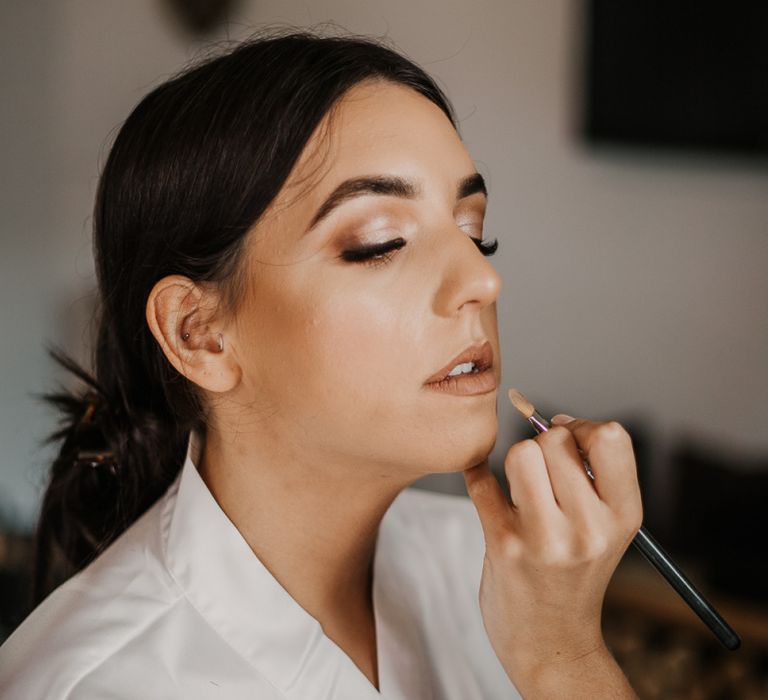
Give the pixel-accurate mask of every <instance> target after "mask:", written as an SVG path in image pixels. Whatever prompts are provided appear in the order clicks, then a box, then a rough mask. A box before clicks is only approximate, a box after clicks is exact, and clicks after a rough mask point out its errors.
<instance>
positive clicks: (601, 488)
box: [563, 419, 640, 510]
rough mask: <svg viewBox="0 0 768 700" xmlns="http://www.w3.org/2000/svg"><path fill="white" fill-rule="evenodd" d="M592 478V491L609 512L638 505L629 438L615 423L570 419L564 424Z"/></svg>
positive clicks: (638, 492)
mask: <svg viewBox="0 0 768 700" xmlns="http://www.w3.org/2000/svg"><path fill="white" fill-rule="evenodd" d="M563 427H565V428H567V429H568V430H570V431H571V433H572V434H573V437H574V439H575V440H576V443H577V444H578V446H579V448H580V449H581V451H582V452H583V453H584V456H585V457H586V458H587V460H588V461H589V463H590V465H591V467H592V472H593V473H594V475H595V482H594V484H595V489H596V491H597V494H598V495H599V496H600V498H601V499H602V500H603V501H605V502H606V503H607V504H608V505H609V506H610V507H611V509H613V510H617V509H621V508H627V507H630V506H631V507H634V506H636V505H637V503H638V502H639V497H640V488H639V485H638V482H637V465H636V463H635V454H634V451H633V450H632V438H631V437H630V436H629V433H627V431H626V430H625V429H624V427H623V426H622V425H621V424H620V423H617V422H616V421H608V422H595V421H588V420H584V419H574V420H572V421H570V422H568V423H565V424H564V425H563Z"/></svg>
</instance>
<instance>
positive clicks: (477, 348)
mask: <svg viewBox="0 0 768 700" xmlns="http://www.w3.org/2000/svg"><path fill="white" fill-rule="evenodd" d="M465 362H474V363H475V368H476V369H477V370H478V371H480V372H482V371H483V370H485V369H488V368H489V367H490V366H491V365H492V364H493V346H492V345H491V343H490V341H488V340H486V341H485V342H484V343H475V344H473V345H470V346H469V347H468V348H467V349H466V350H463V351H462V352H460V353H459V354H458V355H457V356H456V357H454V358H453V359H452V360H451V361H450V362H449V363H448V364H447V365H445V366H444V367H443V368H442V369H440V370H438V371H437V372H435V373H434V374H433V375H432V376H431V377H430V378H429V379H427V381H426V382H424V383H425V384H432V383H433V382H441V381H442V380H443V379H445V378H446V377H447V376H448V373H449V372H450V371H451V370H452V369H453V368H454V367H455V366H456V365H460V364H463V363H465Z"/></svg>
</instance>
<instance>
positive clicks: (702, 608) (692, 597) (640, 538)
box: [632, 527, 741, 651]
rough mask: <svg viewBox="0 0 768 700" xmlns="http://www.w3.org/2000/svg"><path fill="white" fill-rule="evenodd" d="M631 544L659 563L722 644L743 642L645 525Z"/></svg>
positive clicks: (730, 646)
mask: <svg viewBox="0 0 768 700" xmlns="http://www.w3.org/2000/svg"><path fill="white" fill-rule="evenodd" d="M632 544H633V545H634V546H635V547H637V549H639V550H640V552H641V554H642V555H643V556H644V557H645V558H646V559H647V560H648V561H649V562H651V564H653V566H654V567H656V570H657V571H658V572H659V573H660V574H661V575H662V576H663V577H664V578H665V579H667V582H668V583H669V585H670V586H672V588H674V589H675V590H676V591H677V592H678V594H679V595H680V597H681V598H682V599H683V600H684V601H685V602H686V603H688V605H689V606H690V608H691V610H693V612H695V613H696V614H697V615H698V616H699V617H700V618H701V620H702V622H704V624H705V625H706V626H707V627H709V629H711V630H712V632H713V633H714V635H715V636H716V637H717V638H718V639H719V640H720V641H721V642H722V644H723V646H725V647H726V648H727V649H730V650H731V651H734V650H736V649H738V648H739V647H740V646H741V639H740V638H739V635H738V634H736V632H735V631H734V630H733V628H732V627H731V626H730V625H729V624H728V623H727V622H726V621H725V620H724V619H723V618H722V616H721V615H720V614H719V613H718V612H717V610H715V609H714V608H713V607H712V605H710V604H709V602H707V600H706V598H704V596H703V595H701V593H699V591H698V590H697V589H696V586H694V585H693V584H692V583H691V582H690V581H689V580H688V577H687V576H686V575H685V574H684V573H683V572H682V571H681V570H680V568H679V567H678V566H677V565H676V564H675V562H673V561H672V559H670V558H669V555H668V554H667V553H666V552H665V551H664V550H663V549H662V548H661V545H659V543H658V542H657V541H656V540H655V539H654V538H653V537H652V536H651V533H650V532H648V531H647V530H646V529H645V528H644V527H641V528H640V530H638V532H637V534H636V535H635V538H634V539H633V540H632Z"/></svg>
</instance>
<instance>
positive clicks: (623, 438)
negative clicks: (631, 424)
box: [595, 420, 631, 444]
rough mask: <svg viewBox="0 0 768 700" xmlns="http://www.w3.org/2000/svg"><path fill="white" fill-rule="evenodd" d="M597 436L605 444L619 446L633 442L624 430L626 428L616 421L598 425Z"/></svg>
mask: <svg viewBox="0 0 768 700" xmlns="http://www.w3.org/2000/svg"><path fill="white" fill-rule="evenodd" d="M595 435H596V436H597V437H598V438H599V439H600V440H601V441H605V442H611V443H618V444H626V443H627V442H631V440H630V437H629V433H628V432H627V431H626V430H625V429H624V426H623V425H622V424H621V423H619V422H618V421H615V420H611V421H608V422H606V423H601V424H600V425H598V426H597V428H595Z"/></svg>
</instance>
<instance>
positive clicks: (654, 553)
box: [508, 389, 741, 651]
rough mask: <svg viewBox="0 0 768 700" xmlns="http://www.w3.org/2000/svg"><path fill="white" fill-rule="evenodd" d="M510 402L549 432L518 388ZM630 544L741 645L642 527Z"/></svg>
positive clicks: (721, 635)
mask: <svg viewBox="0 0 768 700" xmlns="http://www.w3.org/2000/svg"><path fill="white" fill-rule="evenodd" d="M508 394H509V400H510V401H511V402H512V405H513V406H514V407H515V408H516V409H517V410H518V411H520V413H522V414H523V415H524V416H525V417H526V419H527V420H528V422H529V423H530V424H531V425H532V426H533V429H534V430H535V431H536V432H537V433H544V432H546V431H547V430H549V429H550V427H551V425H550V423H549V421H548V420H547V419H546V418H544V417H543V416H542V415H541V414H540V413H539V412H538V411H537V410H536V409H535V408H534V406H533V404H532V403H531V402H530V401H528V399H526V398H525V396H523V395H522V394H521V393H520V392H519V391H517V389H510V390H509V392H508ZM579 454H581V457H582V463H583V465H584V469H585V471H586V472H587V476H588V477H589V478H590V479H591V480H592V481H594V480H595V475H594V473H593V472H592V468H591V467H590V465H589V462H588V461H587V460H586V459H585V458H584V454H583V453H582V451H581V450H579ZM632 544H633V545H634V546H635V547H637V549H639V550H640V553H641V554H642V555H643V556H644V557H645V558H646V559H647V560H648V561H649V562H651V564H653V566H654V567H656V570H657V571H658V572H659V573H660V574H661V575H662V576H663V577H664V578H665V579H667V582H668V583H669V584H670V585H671V586H672V588H674V589H675V590H676V591H677V593H678V594H679V595H680V597H681V598H682V599H683V600H684V601H685V602H686V603H687V604H688V605H689V606H690V608H691V609H692V610H693V612H695V613H696V614H697V615H698V616H699V617H700V618H701V620H702V621H703V622H704V624H705V625H706V626H707V627H709V629H710V630H712V632H713V633H714V634H715V636H716V637H717V638H718V639H719V640H720V641H721V642H722V644H723V645H724V646H725V647H726V648H727V649H730V650H731V651H733V650H735V649H738V648H739V646H740V645H741V639H740V638H739V635H738V634H736V632H735V631H734V630H733V628H732V627H731V626H730V625H729V624H728V623H727V622H726V621H725V620H724V619H723V618H722V617H721V616H720V614H719V613H718V612H717V610H715V609H714V608H713V607H712V606H711V605H710V604H709V603H708V602H707V600H706V599H705V598H704V596H703V595H701V593H699V591H698V590H696V587H695V586H694V585H693V584H692V583H691V582H690V581H689V580H688V577H687V576H686V575H685V574H684V573H683V572H682V571H681V570H680V568H679V567H678V566H677V565H676V564H675V563H674V562H673V561H672V559H670V557H669V555H668V554H667V553H666V552H665V551H664V550H663V549H662V548H661V546H660V545H659V543H658V542H657V541H656V540H655V539H654V538H653V537H651V534H650V533H649V532H648V531H647V530H646V529H645V528H644V527H641V528H640V530H638V532H637V534H636V535H635V538H634V539H633V540H632Z"/></svg>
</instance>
